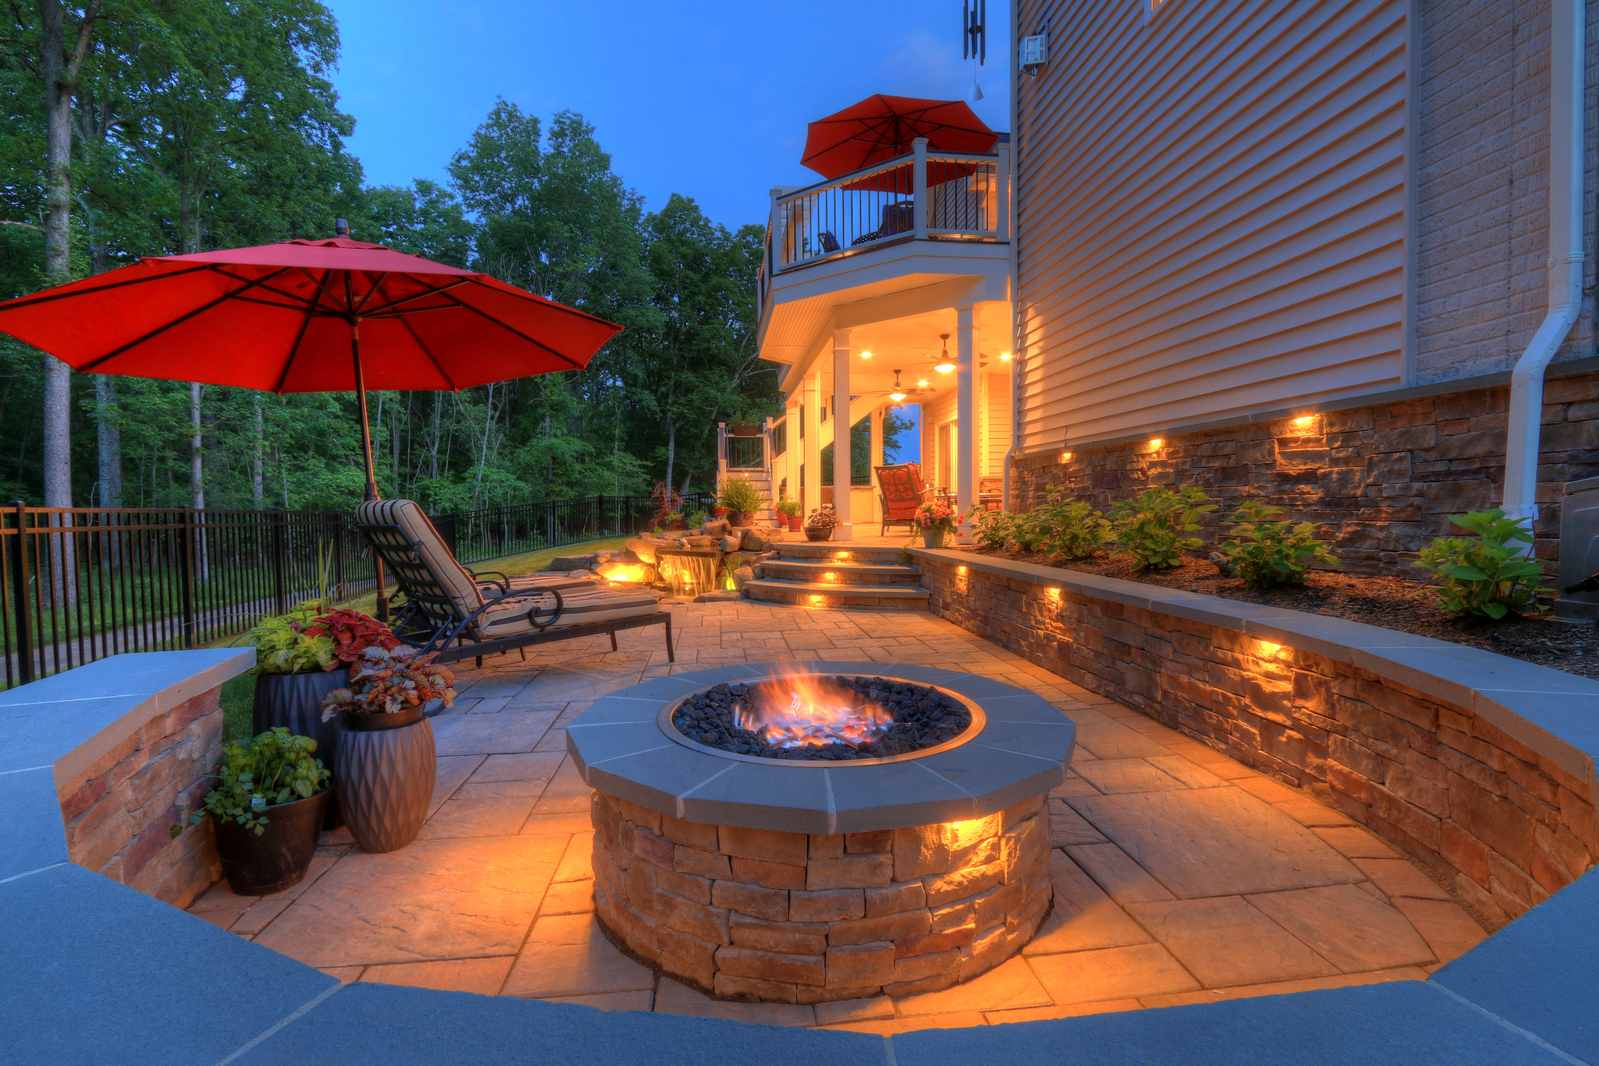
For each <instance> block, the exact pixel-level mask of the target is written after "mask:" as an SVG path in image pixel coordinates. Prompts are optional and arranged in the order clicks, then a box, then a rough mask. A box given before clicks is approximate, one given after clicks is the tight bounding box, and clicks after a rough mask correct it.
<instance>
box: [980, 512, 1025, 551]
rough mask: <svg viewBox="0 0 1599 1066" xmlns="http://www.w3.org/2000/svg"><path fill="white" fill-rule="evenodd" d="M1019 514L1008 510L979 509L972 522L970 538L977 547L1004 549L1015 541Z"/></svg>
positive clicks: (1019, 518) (992, 549) (990, 549)
mask: <svg viewBox="0 0 1599 1066" xmlns="http://www.w3.org/2000/svg"><path fill="white" fill-rule="evenodd" d="M1020 520H1021V516H1020V515H1014V514H1011V513H1010V512H1009V511H979V512H978V514H977V518H976V519H975V520H974V521H973V523H972V539H973V540H975V541H976V542H977V546H978V547H979V548H985V549H987V550H988V551H1004V550H1006V549H1007V548H1009V547H1010V546H1011V545H1012V544H1015V543H1016V541H1017V539H1018V538H1017V526H1018V525H1019V523H1020Z"/></svg>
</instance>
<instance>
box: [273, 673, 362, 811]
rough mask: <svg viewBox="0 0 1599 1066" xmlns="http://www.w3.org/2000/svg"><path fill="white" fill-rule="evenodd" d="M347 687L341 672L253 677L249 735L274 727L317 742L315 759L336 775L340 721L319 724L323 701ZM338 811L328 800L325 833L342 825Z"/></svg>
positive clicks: (336, 802)
mask: <svg viewBox="0 0 1599 1066" xmlns="http://www.w3.org/2000/svg"><path fill="white" fill-rule="evenodd" d="M349 683H350V681H349V676H348V674H347V673H346V671H344V670H322V671H318V672H316V673H314V674H261V673H258V674H256V675H255V710H254V711H253V712H252V713H251V715H250V733H251V735H252V736H254V735H255V734H257V733H263V732H265V731H266V730H268V729H271V728H272V727H274V726H283V727H285V728H286V729H288V731H289V732H291V733H294V734H296V735H297V736H302V737H310V738H311V739H312V740H315V741H316V757H317V758H318V759H321V760H322V765H323V766H326V767H327V768H328V769H329V770H332V771H333V772H334V773H335V774H337V773H338V770H337V768H336V767H335V765H334V764H335V763H336V762H337V760H338V755H339V734H340V733H341V732H342V730H341V729H340V727H339V720H338V719H337V718H333V719H331V720H329V721H326V722H324V721H323V720H322V700H323V699H324V698H325V697H326V696H327V694H328V693H330V692H332V691H333V690H334V689H337V688H343V687H344V686H345V685H348V684H349ZM339 811H340V808H339V803H338V800H337V799H336V798H330V799H329V800H328V805H327V816H326V819H325V824H324V825H323V828H324V829H337V828H338V827H339V825H340V824H341V819H340V813H339Z"/></svg>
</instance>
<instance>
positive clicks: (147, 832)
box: [56, 688, 223, 907]
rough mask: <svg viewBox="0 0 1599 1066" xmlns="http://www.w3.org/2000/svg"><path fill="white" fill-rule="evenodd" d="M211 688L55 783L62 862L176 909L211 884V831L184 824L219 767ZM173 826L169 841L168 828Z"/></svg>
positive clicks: (217, 711) (217, 716)
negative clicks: (64, 854) (63, 834)
mask: <svg viewBox="0 0 1599 1066" xmlns="http://www.w3.org/2000/svg"><path fill="white" fill-rule="evenodd" d="M222 725H223V723H222V704H221V689H220V688H214V689H212V690H211V691H209V692H206V693H203V694H202V695H199V696H195V697H193V698H191V699H189V700H187V701H185V702H183V703H180V704H179V705H177V706H176V707H174V708H173V709H171V710H169V711H165V712H160V713H157V714H155V715H154V716H153V717H151V718H149V719H148V720H146V721H145V722H144V723H143V724H142V725H140V726H138V728H136V729H132V730H130V731H129V732H127V734H126V735H125V736H123V737H121V738H120V739H118V740H117V741H116V742H115V743H113V744H112V745H111V746H110V747H109V748H107V749H106V750H105V751H104V752H102V753H100V754H98V755H97V756H96V757H95V758H94V760H93V761H92V762H90V763H89V764H88V765H87V766H86V767H85V768H83V769H82V770H81V772H76V773H74V775H73V778H72V780H70V781H65V782H63V781H61V780H59V779H58V780H57V783H56V788H57V794H58V795H59V796H60V799H61V817H62V821H63V822H64V823H65V825H66V834H67V850H68V853H69V854H70V856H71V858H72V861H73V862H75V863H77V864H78V865H79V866H82V867H84V868H86V869H89V870H94V871H95V872H97V873H100V874H104V875H105V876H106V877H109V878H111V879H112V880H114V881H120V882H122V883H123V884H125V885H129V886H130V887H132V888H136V889H138V890H139V891H140V892H143V893H145V894H147V895H151V896H154V897H156V898H157V899H160V900H164V901H165V902H167V903H171V904H173V905H174V906H178V907H187V906H188V905H189V904H190V903H192V902H193V901H194V898H195V897H196V896H198V895H199V894H200V893H201V892H203V891H205V889H206V888H207V887H209V886H210V885H211V884H212V883H213V882H214V881H216V880H217V878H218V877H220V876H221V866H220V864H219V863H218V861H217V852H216V840H215V834H214V832H213V831H212V828H211V823H210V822H209V821H206V822H204V823H202V824H200V825H197V826H188V823H187V815H188V814H190V813H191V812H193V811H194V810H195V808H196V807H197V806H198V805H199V803H200V801H201V799H202V798H204V796H205V793H206V791H207V790H208V789H209V787H210V780H211V778H213V777H214V776H215V774H216V770H217V767H218V765H220V763H221V761H222ZM177 826H183V827H184V829H183V831H182V832H180V833H178V834H177V835H176V836H174V835H173V829H174V827H177Z"/></svg>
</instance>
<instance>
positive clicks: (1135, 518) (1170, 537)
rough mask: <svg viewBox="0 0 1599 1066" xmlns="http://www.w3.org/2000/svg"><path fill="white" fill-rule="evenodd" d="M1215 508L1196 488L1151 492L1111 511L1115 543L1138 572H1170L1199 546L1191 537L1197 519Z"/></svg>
mask: <svg viewBox="0 0 1599 1066" xmlns="http://www.w3.org/2000/svg"><path fill="white" fill-rule="evenodd" d="M1215 509H1216V505H1215V504H1214V503H1212V502H1211V499H1210V497H1209V496H1208V495H1206V493H1205V490H1204V489H1202V488H1200V487H1199V486H1197V485H1185V486H1183V487H1182V488H1180V489H1168V488H1154V489H1147V490H1145V491H1144V492H1141V493H1139V494H1138V495H1137V496H1135V497H1133V498H1132V499H1130V500H1121V501H1119V502H1118V503H1117V504H1116V505H1115V506H1114V507H1112V508H1111V512H1110V517H1111V522H1112V525H1113V526H1114V528H1115V530H1116V542H1117V544H1118V545H1120V546H1121V548H1122V549H1123V550H1124V551H1126V552H1127V553H1129V554H1130V555H1132V557H1133V563H1134V566H1135V567H1136V568H1137V569H1139V570H1172V569H1175V568H1176V567H1177V566H1179V565H1181V564H1182V561H1183V552H1185V551H1193V550H1194V549H1196V548H1198V547H1200V545H1201V544H1203V541H1201V540H1200V539H1199V538H1198V537H1196V536H1194V534H1195V533H1196V532H1198V531H1199V522H1200V519H1201V518H1202V517H1203V516H1204V515H1206V514H1208V513H1210V512H1211V511H1214V510H1215Z"/></svg>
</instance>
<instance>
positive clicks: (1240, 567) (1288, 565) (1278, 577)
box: [1221, 500, 1338, 589]
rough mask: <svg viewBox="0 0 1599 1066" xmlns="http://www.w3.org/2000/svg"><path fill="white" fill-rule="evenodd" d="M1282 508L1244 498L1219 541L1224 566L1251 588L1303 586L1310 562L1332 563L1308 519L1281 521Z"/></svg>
mask: <svg viewBox="0 0 1599 1066" xmlns="http://www.w3.org/2000/svg"><path fill="white" fill-rule="evenodd" d="M1282 514H1283V509H1282V508H1281V507H1273V506H1271V505H1270V504H1266V503H1262V502H1260V501H1259V500H1245V501H1244V502H1243V503H1241V504H1239V505H1238V509H1237V510H1235V511H1234V512H1233V516H1232V517H1233V524H1232V535H1231V536H1230V537H1228V538H1227V539H1226V540H1224V541H1222V544H1221V554H1222V558H1223V559H1225V560H1226V563H1227V566H1228V568H1230V569H1231V570H1232V572H1233V573H1235V574H1237V575H1238V576H1239V577H1241V578H1243V579H1244V584H1246V585H1248V586H1249V587H1250V588H1255V589H1269V588H1277V587H1278V586H1281V585H1303V584H1304V583H1305V573H1306V571H1308V570H1309V569H1310V567H1311V565H1312V564H1313V563H1321V564H1323V565H1324V566H1336V565H1337V563H1338V557H1337V556H1335V555H1333V553H1332V552H1331V551H1329V550H1328V548H1327V545H1326V544H1325V543H1323V542H1322V540H1321V539H1320V538H1318V537H1317V536H1316V527H1315V526H1314V525H1312V524H1311V523H1309V522H1285V521H1283V520H1282V519H1281V517H1280V516H1281V515H1282Z"/></svg>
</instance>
